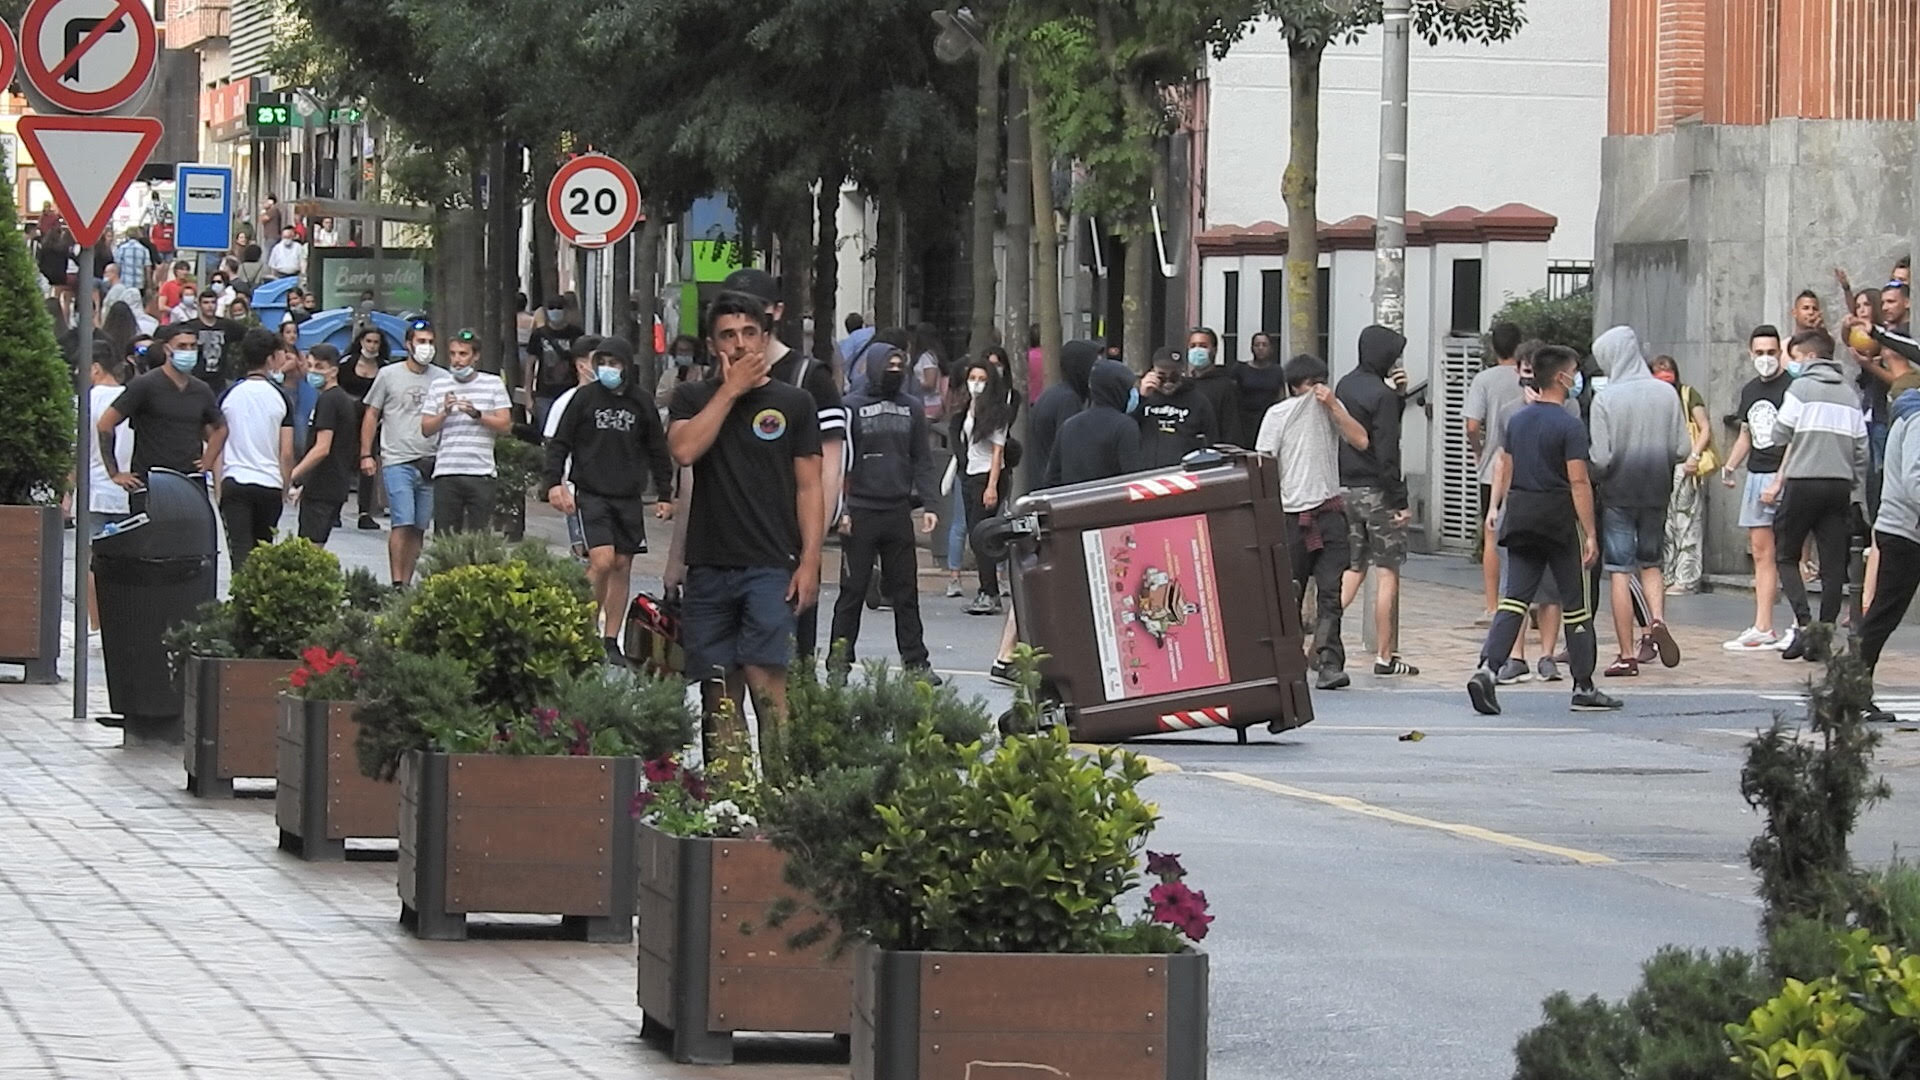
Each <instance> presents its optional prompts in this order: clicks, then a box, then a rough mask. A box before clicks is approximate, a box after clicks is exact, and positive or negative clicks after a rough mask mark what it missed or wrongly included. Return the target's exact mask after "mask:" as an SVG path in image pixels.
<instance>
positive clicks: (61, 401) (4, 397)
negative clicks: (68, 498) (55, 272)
mask: <svg viewBox="0 0 1920 1080" xmlns="http://www.w3.org/2000/svg"><path fill="white" fill-rule="evenodd" d="M0 205H6V206H15V205H18V204H17V203H15V202H14V197H13V183H12V177H8V176H0ZM0 409H4V414H0V415H4V421H3V422H0V505H9V506H17V505H25V504H28V503H34V502H43V501H49V500H51V499H53V498H55V497H57V496H58V494H59V493H60V492H61V491H63V490H65V488H66V486H67V470H68V469H70V468H71V467H72V465H73V438H74V420H73V379H72V378H71V377H70V376H69V375H68V373H67V366H66V364H65V363H63V362H62V360H61V356H60V346H59V343H58V342H56V341H55V340H54V336H53V320H52V319H51V318H50V317H49V316H48V315H47V308H46V304H45V303H44V302H43V301H42V299H41V296H40V289H39V287H38V286H37V285H36V284H35V277H34V268H33V260H32V259H31V258H29V257H28V255H27V240H26V237H25V236H23V235H22V234H21V232H20V230H19V229H18V228H15V227H12V226H9V227H7V228H4V229H0Z"/></svg>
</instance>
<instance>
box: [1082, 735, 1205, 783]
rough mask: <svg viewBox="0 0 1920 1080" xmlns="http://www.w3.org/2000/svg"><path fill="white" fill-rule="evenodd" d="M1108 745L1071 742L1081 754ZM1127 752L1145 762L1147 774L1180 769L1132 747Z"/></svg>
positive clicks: (1104, 747) (1169, 762)
mask: <svg viewBox="0 0 1920 1080" xmlns="http://www.w3.org/2000/svg"><path fill="white" fill-rule="evenodd" d="M1109 745H1111V744H1103V743H1081V742H1077V743H1074V744H1073V748H1074V749H1075V750H1078V751H1080V752H1081V753H1083V754H1092V753H1096V752H1098V751H1100V750H1104V749H1106V748H1107V747H1108V746H1109ZM1127 752H1128V753H1130V754H1132V755H1133V756H1134V757H1137V758H1139V759H1140V760H1141V761H1144V762H1146V763H1147V775H1149V776H1151V775H1153V774H1155V773H1176V772H1180V771H1182V770H1181V768H1180V766H1178V765H1175V764H1174V763H1173V762H1171V761H1167V760H1166V759H1164V758H1157V757H1154V756H1153V755H1152V754H1143V753H1141V752H1140V751H1138V750H1133V749H1128V750H1127Z"/></svg>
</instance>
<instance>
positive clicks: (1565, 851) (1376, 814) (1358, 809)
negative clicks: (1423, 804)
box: [1200, 772, 1617, 866]
mask: <svg viewBox="0 0 1920 1080" xmlns="http://www.w3.org/2000/svg"><path fill="white" fill-rule="evenodd" d="M1200 775H1201V776H1211V777H1213V778H1215V779H1218V780H1225V781H1227V782H1228V783H1230V784H1239V785H1240V786H1242V787H1250V788H1253V789H1255V790H1258V791H1265V792H1270V793H1272V794H1274V795H1284V796H1286V797H1287V798H1289V799H1301V800H1304V801H1306V802H1317V803H1320V804H1322V805H1324V806H1331V807H1333V808H1335V809H1337V810H1345V811H1348V812H1349V813H1354V814H1361V815H1364V816H1366V817H1371V818H1379V819H1380V820H1382V821H1391V822H1394V823H1396V824H1400V825H1413V826H1417V827H1419V828H1422V829H1433V830H1435V831H1437V832H1444V833H1452V834H1453V835H1455V836H1460V837H1465V838H1467V839H1469V840H1480V841H1484V842H1486V843H1489V844H1498V845H1500V846H1501V847H1509V848H1516V849H1518V850H1520V851H1531V852H1535V853H1537V854H1540V855H1552V856H1554V857H1556V858H1561V859H1567V860H1569V861H1572V862H1576V863H1579V864H1581V865H1582V866H1605V865H1608V864H1610V863H1613V862H1615V861H1617V860H1615V859H1614V858H1613V857H1612V856H1609V855H1602V854H1600V853H1598V852H1594V851H1581V850H1580V849H1579V848H1570V847H1561V846H1559V845H1558V844H1546V843H1542V842H1540V841H1538V840H1529V839H1527V838H1526V837H1524V836H1514V835H1513V834H1511V833H1503V832H1496V831H1494V830H1492V829H1483V828H1481V827H1480V826H1478V825H1459V824H1455V823H1453V822H1450V821H1435V820H1433V819H1432V818H1424V817H1420V816H1419V815H1417V814H1407V813H1402V812H1401V811H1399V810H1389V809H1387V808H1386V807H1384V806H1375V805H1373V804H1372V803H1366V802H1361V801H1360V800H1359V799H1355V798H1351V797H1349V796H1346V795H1328V794H1325V793H1324V792H1319V791H1308V790H1307V789H1306V788H1297V787H1290V786H1288V785H1286V784H1280V783H1275V782H1274V781H1272V780H1265V779H1262V778H1260V777H1258V776H1248V775H1247V774H1245V773H1237V772H1205V773H1201V774H1200Z"/></svg>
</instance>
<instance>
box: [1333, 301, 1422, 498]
mask: <svg viewBox="0 0 1920 1080" xmlns="http://www.w3.org/2000/svg"><path fill="white" fill-rule="evenodd" d="M1406 349H1407V339H1406V338H1404V337H1401V336H1400V335H1399V334H1398V333H1395V332H1394V331H1392V330H1389V329H1387V328H1386V327H1384V326H1369V327H1367V328H1366V329H1365V330H1362V331H1360V366H1359V367H1357V368H1355V369H1354V370H1353V371H1351V372H1349V373H1348V374H1347V376H1346V378H1343V379H1341V380H1340V385H1339V386H1337V387H1335V388H1334V396H1335V397H1338V398H1339V399H1340V404H1342V405H1345V406H1346V407H1347V412H1349V413H1351V414H1353V418H1354V419H1355V420H1358V421H1360V426H1361V427H1364V428H1366V429H1367V449H1365V450H1356V449H1354V448H1353V447H1352V446H1350V445H1348V444H1347V443H1346V441H1344V440H1342V441H1341V443H1340V483H1341V484H1342V485H1344V486H1346V487H1350V488H1353V487H1371V488H1379V489H1380V490H1381V491H1383V492H1385V493H1386V496H1387V507H1388V509H1392V510H1405V509H1407V481H1406V478H1405V477H1403V476H1401V475H1400V412H1401V410H1402V409H1404V408H1405V407H1406V401H1405V399H1403V398H1402V397H1401V396H1400V392H1399V391H1397V390H1395V389H1394V388H1393V387H1391V386H1389V385H1387V372H1388V371H1391V370H1392V369H1393V365H1394V363H1395V362H1396V361H1398V360H1399V359H1400V355H1401V354H1402V353H1404V352H1405V351H1406Z"/></svg>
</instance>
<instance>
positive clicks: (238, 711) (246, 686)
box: [182, 656, 300, 799]
mask: <svg viewBox="0 0 1920 1080" xmlns="http://www.w3.org/2000/svg"><path fill="white" fill-rule="evenodd" d="M299 667H300V661H298V660H227V659H218V658H214V657H206V656H189V657H187V677H186V684H187V697H186V706H185V709H184V710H183V712H182V716H183V719H184V720H185V722H186V765H187V790H188V791H189V792H192V793H193V794H195V795H198V796H200V797H202V798H213V799H230V798H232V797H233V780H234V777H236V776H238V777H249V778H255V777H262V776H264V777H272V776H273V775H274V769H275V768H276V767H277V766H278V764H279V763H278V761H277V760H276V751H275V749H274V742H275V733H276V732H277V731H278V729H279V720H280V705H279V701H280V691H281V689H282V688H283V687H284V686H285V685H286V682H287V676H289V675H291V674H293V673H294V671H295V670H296V669H297V668H299Z"/></svg>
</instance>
